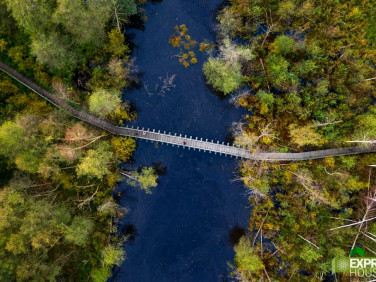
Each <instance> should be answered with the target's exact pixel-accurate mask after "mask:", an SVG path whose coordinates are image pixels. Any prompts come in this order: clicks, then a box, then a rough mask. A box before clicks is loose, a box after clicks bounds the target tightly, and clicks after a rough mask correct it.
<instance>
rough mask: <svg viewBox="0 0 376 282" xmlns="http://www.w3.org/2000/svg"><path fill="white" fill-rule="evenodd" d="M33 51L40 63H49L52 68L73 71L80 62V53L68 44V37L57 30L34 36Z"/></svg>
mask: <svg viewBox="0 0 376 282" xmlns="http://www.w3.org/2000/svg"><path fill="white" fill-rule="evenodd" d="M31 53H32V54H33V55H34V56H35V57H36V58H37V61H38V62H39V63H41V64H44V65H47V66H48V67H50V68H51V69H52V70H58V71H63V70H64V71H71V70H72V69H73V68H74V67H75V66H76V64H77V63H78V62H79V59H78V55H77V54H76V53H75V52H74V51H72V50H71V49H70V47H69V45H68V42H67V37H66V36H61V35H60V34H59V33H57V32H51V33H48V34H46V33H40V34H38V35H36V36H34V37H33V41H32V43H31Z"/></svg>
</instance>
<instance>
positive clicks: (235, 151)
mask: <svg viewBox="0 0 376 282" xmlns="http://www.w3.org/2000/svg"><path fill="white" fill-rule="evenodd" d="M0 69H1V70H2V71H3V72H5V73H6V74H8V75H9V76H11V77H12V78H14V79H15V80H17V81H18V82H20V83H21V84H23V85H25V86H26V87H27V88H29V89H30V90H32V91H33V92H35V93H36V94H38V95H39V96H41V97H42V98H44V99H46V100H47V101H49V102H50V103H52V104H54V105H55V106H56V107H58V108H60V109H62V110H64V111H66V112H67V113H68V114H69V115H71V116H73V117H76V118H78V119H80V120H82V121H85V122H87V123H90V124H91V125H94V126H96V127H99V128H101V129H103V130H106V131H108V132H111V133H113V134H117V135H122V136H129V137H134V138H137V139H145V140H149V141H152V142H158V143H164V144H171V145H173V146H180V147H185V148H189V149H194V150H199V151H201V150H202V151H206V152H212V153H215V154H223V155H228V156H233V157H237V158H243V159H250V160H261V161H303V160H309V159H321V158H325V157H331V156H342V155H356V154H363V153H372V152H376V146H375V145H371V146H368V147H344V148H334V149H327V150H318V151H310V152H301V153H275V152H260V153H252V152H250V151H248V150H246V149H243V148H240V147H237V146H235V145H230V144H229V143H227V144H225V143H223V142H222V143H219V141H216V142H214V141H213V140H211V141H208V139H205V140H203V139H202V138H200V139H199V138H197V137H195V138H194V137H192V136H189V137H188V136H187V135H184V136H182V135H181V134H180V135H177V134H171V133H166V132H160V131H159V130H158V131H156V130H154V129H153V130H150V129H144V128H138V127H137V128H133V127H119V126H114V125H112V124H110V123H108V122H106V121H104V120H101V119H99V118H97V117H95V116H92V115H89V114H88V113H86V112H82V111H79V110H77V109H75V108H73V107H72V106H70V105H68V104H67V103H66V102H64V101H63V100H61V99H59V98H58V97H56V96H55V95H53V94H51V93H49V92H48V91H47V90H45V89H43V88H42V87H40V86H39V85H37V84H35V83H34V82H32V81H31V80H29V79H28V78H26V77H24V76H23V75H21V74H20V73H19V72H17V71H16V70H14V69H12V68H11V67H9V66H7V65H5V64H4V63H2V62H0Z"/></svg>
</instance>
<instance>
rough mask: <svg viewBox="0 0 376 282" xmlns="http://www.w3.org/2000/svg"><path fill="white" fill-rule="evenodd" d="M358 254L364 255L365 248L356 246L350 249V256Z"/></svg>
mask: <svg viewBox="0 0 376 282" xmlns="http://www.w3.org/2000/svg"><path fill="white" fill-rule="evenodd" d="M356 255H358V256H360V257H364V250H363V249H362V248H359V247H355V248H354V249H352V250H351V251H350V257H354V256H356Z"/></svg>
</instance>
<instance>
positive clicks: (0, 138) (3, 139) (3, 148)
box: [0, 121, 24, 158]
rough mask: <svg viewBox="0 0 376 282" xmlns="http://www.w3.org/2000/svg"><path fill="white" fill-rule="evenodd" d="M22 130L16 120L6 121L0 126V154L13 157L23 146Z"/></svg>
mask: <svg viewBox="0 0 376 282" xmlns="http://www.w3.org/2000/svg"><path fill="white" fill-rule="evenodd" d="M23 138H24V131H23V129H22V128H21V127H19V126H18V125H17V123H16V122H13V121H6V122H4V123H3V124H2V125H1V126H0V154H2V155H3V156H6V157H9V158H15V157H16V156H17V154H18V153H19V152H20V151H21V150H22V148H23Z"/></svg>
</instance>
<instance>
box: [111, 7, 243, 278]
mask: <svg viewBox="0 0 376 282" xmlns="http://www.w3.org/2000/svg"><path fill="white" fill-rule="evenodd" d="M220 4H221V1H219V0H190V1H188V0H164V1H163V2H162V3H154V4H153V3H148V4H147V5H146V7H145V8H146V10H147V15H148V21H147V22H146V23H145V30H144V31H141V30H130V31H128V33H130V34H132V33H133V34H134V36H135V37H134V39H133V43H134V44H135V48H134V52H133V55H132V56H133V57H134V58H135V65H136V66H137V67H138V69H139V73H140V74H141V76H140V82H141V87H140V88H138V89H134V90H132V91H125V94H124V97H125V99H126V100H129V101H131V102H132V103H134V104H135V105H137V108H138V113H139V116H138V118H137V121H135V122H133V123H132V125H135V126H140V127H145V128H151V129H153V128H155V129H157V130H161V131H164V130H165V131H167V132H169V131H171V132H173V133H175V132H176V133H178V134H180V133H182V134H187V135H188V136H191V135H192V136H194V137H196V136H197V137H199V138H201V137H202V138H204V139H206V138H208V139H209V140H211V139H214V140H219V141H226V138H227V136H228V129H229V128H230V127H231V124H232V122H234V121H239V120H240V119H241V117H242V115H244V113H245V112H244V111H243V110H242V109H236V108H235V107H234V106H232V105H230V103H229V102H228V99H227V100H226V99H220V98H218V96H216V95H215V94H213V93H212V92H211V91H210V89H208V88H207V87H206V85H205V80H204V77H203V74H202V64H203V62H204V61H205V59H206V58H207V55H206V54H204V53H201V52H199V51H198V50H197V49H196V50H195V51H196V53H197V59H198V64H197V65H192V66H190V67H188V68H187V69H186V68H184V67H183V66H182V65H180V64H179V63H178V59H177V58H176V57H174V55H176V54H177V53H178V50H177V49H176V48H173V47H171V46H170V45H169V44H168V40H169V37H170V35H171V34H172V33H173V31H174V26H175V25H180V24H186V26H187V28H188V29H189V31H188V33H189V34H190V35H191V37H192V39H194V40H196V41H197V42H202V41H204V40H209V41H214V40H215V30H214V28H215V10H216V8H217V7H218V6H219V5H220ZM167 75H168V76H172V75H175V76H176V78H175V80H174V84H175V88H172V89H171V91H170V92H168V91H166V93H165V94H163V93H160V89H161V85H162V82H161V80H163V79H164V78H166V76H167ZM157 85H158V86H157ZM156 86H157V87H156ZM145 87H146V88H147V89H148V90H149V92H150V93H149V94H148V93H147V91H146V90H145ZM134 159H135V162H134V164H133V165H131V166H133V167H139V166H152V165H153V163H158V162H160V163H161V165H162V166H163V167H165V168H166V170H167V172H166V174H165V175H162V176H161V177H160V178H159V185H158V187H157V188H155V189H153V193H152V194H151V195H149V194H145V193H144V192H142V191H140V190H139V189H136V188H134V187H131V186H129V185H128V184H127V183H126V182H125V181H124V182H123V183H121V184H120V186H119V187H118V191H121V192H122V197H121V198H120V203H121V205H122V206H123V207H126V208H128V209H129V212H128V213H127V215H126V216H125V217H124V218H123V219H122V222H121V226H120V228H121V229H122V228H123V229H124V230H127V231H132V232H133V234H134V236H132V238H131V239H130V240H129V242H127V243H126V244H125V250H126V254H127V259H126V260H125V261H124V263H123V264H122V265H121V266H120V267H117V268H116V269H115V270H114V274H113V277H112V279H111V280H112V281H132V282H133V281H134V282H143V281H145V282H149V281H158V282H159V281H224V280H228V275H229V271H230V270H229V268H228V265H227V262H229V261H231V260H232V259H233V257H234V252H233V246H232V244H231V240H230V236H229V234H230V231H231V230H233V229H234V228H235V227H237V226H238V227H241V228H247V226H248V219H249V215H250V209H249V203H248V201H247V197H246V196H245V189H244V187H242V184H241V183H240V182H236V181H233V179H234V178H235V177H236V167H237V165H238V160H236V159H232V158H229V157H225V156H219V155H214V154H209V153H205V152H198V151H193V150H187V149H182V148H176V147H171V146H166V145H157V146H156V145H155V144H152V143H147V142H145V141H138V148H137V151H136V153H135V158H134ZM131 166H129V167H131Z"/></svg>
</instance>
